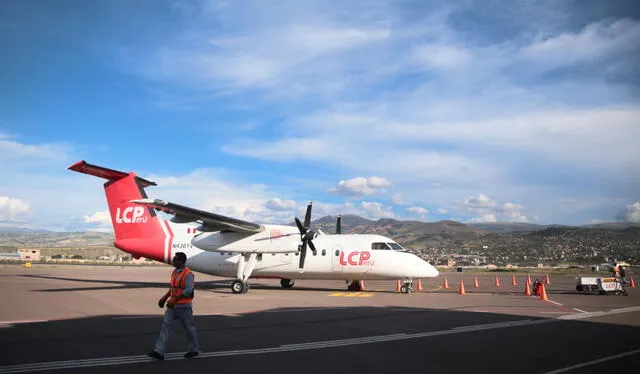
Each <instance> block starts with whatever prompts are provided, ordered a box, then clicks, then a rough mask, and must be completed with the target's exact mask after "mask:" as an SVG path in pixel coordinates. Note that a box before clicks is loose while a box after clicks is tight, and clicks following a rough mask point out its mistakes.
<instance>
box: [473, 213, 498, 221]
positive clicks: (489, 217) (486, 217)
mask: <svg viewBox="0 0 640 374" xmlns="http://www.w3.org/2000/svg"><path fill="white" fill-rule="evenodd" d="M497 221H498V220H497V219H496V216H495V215H493V214H483V215H482V216H480V217H474V218H472V219H471V222H472V223H489V222H497Z"/></svg>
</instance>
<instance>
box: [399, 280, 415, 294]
mask: <svg viewBox="0 0 640 374" xmlns="http://www.w3.org/2000/svg"><path fill="white" fill-rule="evenodd" d="M411 288H413V280H411V279H405V281H404V284H403V285H402V287H400V292H402V293H409V292H410V291H411Z"/></svg>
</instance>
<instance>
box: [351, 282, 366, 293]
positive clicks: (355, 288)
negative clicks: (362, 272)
mask: <svg viewBox="0 0 640 374" xmlns="http://www.w3.org/2000/svg"><path fill="white" fill-rule="evenodd" d="M347 290H348V291H351V292H360V291H363V289H362V281H359V280H354V281H352V282H351V283H349V281H347Z"/></svg>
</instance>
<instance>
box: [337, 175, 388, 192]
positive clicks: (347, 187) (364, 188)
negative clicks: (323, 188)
mask: <svg viewBox="0 0 640 374" xmlns="http://www.w3.org/2000/svg"><path fill="white" fill-rule="evenodd" d="M389 187H391V182H389V181H388V180H387V179H386V178H384V177H377V176H373V177H357V178H353V179H348V180H341V181H340V182H339V183H338V187H336V188H332V189H330V190H329V192H331V193H335V194H338V195H355V196H363V195H373V194H380V193H384V192H385V191H386V189H387V188H389Z"/></svg>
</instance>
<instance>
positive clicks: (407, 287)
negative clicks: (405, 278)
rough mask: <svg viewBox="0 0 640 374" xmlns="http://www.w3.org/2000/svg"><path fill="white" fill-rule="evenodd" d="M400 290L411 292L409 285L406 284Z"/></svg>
mask: <svg viewBox="0 0 640 374" xmlns="http://www.w3.org/2000/svg"><path fill="white" fill-rule="evenodd" d="M400 292H402V293H409V285H408V284H405V285H403V286H402V287H400Z"/></svg>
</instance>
